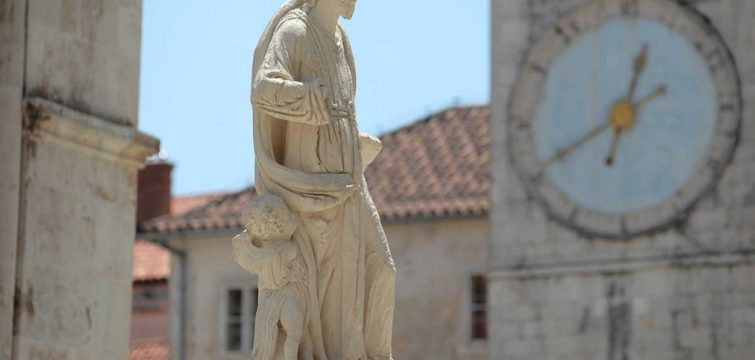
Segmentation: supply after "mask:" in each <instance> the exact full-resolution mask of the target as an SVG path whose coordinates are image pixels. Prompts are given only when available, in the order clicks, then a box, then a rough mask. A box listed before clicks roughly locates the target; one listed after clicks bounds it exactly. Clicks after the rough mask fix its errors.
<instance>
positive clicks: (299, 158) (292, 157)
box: [252, 2, 395, 360]
mask: <svg viewBox="0 0 755 360" xmlns="http://www.w3.org/2000/svg"><path fill="white" fill-rule="evenodd" d="M292 4H294V3H293V2H292V3H289V4H286V5H284V7H283V8H282V10H281V12H279V15H278V16H276V17H275V18H274V19H273V21H272V22H271V24H270V26H268V29H267V30H266V31H265V33H264V34H263V37H262V40H261V41H260V44H259V45H258V48H257V50H256V52H255V60H254V62H255V64H254V67H253V90H252V103H253V107H254V141H255V144H254V145H255V156H256V172H255V176H256V183H255V186H256V189H257V191H258V192H260V193H266V192H272V193H273V194H275V195H277V196H279V197H281V198H283V199H284V200H285V201H286V203H287V205H288V206H289V208H291V210H293V211H294V212H295V213H296V214H297V215H298V218H299V220H300V221H301V225H302V226H300V228H299V230H297V232H296V234H295V235H294V236H295V241H296V243H297V245H298V246H299V248H300V251H301V253H302V255H303V257H304V260H305V263H306V265H307V269H308V272H309V292H310V296H309V298H310V299H311V300H310V304H309V307H308V311H307V313H308V314H309V316H308V318H309V319H308V327H307V329H306V331H305V335H304V336H305V338H306V342H307V343H308V344H307V346H308V347H309V348H311V350H306V352H311V354H309V353H307V354H302V353H300V356H299V358H300V359H317V360H325V359H331V360H359V359H390V358H391V349H390V348H391V345H390V344H391V339H390V337H391V330H392V329H391V327H392V318H393V301H394V299H393V291H394V278H395V268H394V266H393V260H392V258H391V255H390V251H389V249H388V244H387V241H386V238H385V234H384V232H383V228H382V226H381V225H380V219H379V216H378V214H377V211H376V209H375V206H374V204H373V202H372V199H371V197H370V195H369V192H368V191H367V186H366V183H365V181H364V175H363V170H364V169H363V159H362V151H361V146H360V137H359V132H358V129H357V124H356V121H355V116H354V101H353V100H354V92H355V73H354V66H353V59H352V56H351V49H350V46H349V43H348V39H347V38H346V36H345V33H344V32H343V30H342V29H341V28H340V27H339V28H338V32H337V34H336V36H335V37H334V36H333V34H330V36H328V35H327V34H326V33H325V32H324V31H323V30H322V29H320V28H319V27H318V26H317V25H316V24H314V23H313V22H311V21H310V20H309V19H308V18H307V15H306V13H304V12H303V11H302V10H300V9H299V8H296V7H295V6H292ZM318 79H319V81H321V83H322V84H323V85H324V88H325V89H327V91H326V93H325V94H323V92H322V91H321V88H320V86H319V85H318V84H319V83H318V82H317V81H316V80H318ZM314 294H316V295H314ZM313 309H314V310H313ZM318 309H319V311H318ZM256 340H257V339H255V342H256ZM257 346H258V344H255V351H254V353H255V354H258V351H257ZM253 358H254V359H257V357H254V356H253Z"/></svg>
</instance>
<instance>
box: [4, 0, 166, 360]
mask: <svg viewBox="0 0 755 360" xmlns="http://www.w3.org/2000/svg"><path fill="white" fill-rule="evenodd" d="M141 10H142V9H141V1H139V0H128V1H125V0H120V1H114V0H44V1H42V0H27V1H24V0H5V1H0V115H1V116H2V119H1V120H2V121H0V154H2V157H0V215H2V216H0V360H6V359H13V360H21V359H82V360H95V359H126V358H127V357H128V343H129V314H130V306H131V262H132V246H133V241H134V234H135V225H136V221H135V216H136V209H135V206H136V182H137V171H138V169H139V168H140V167H141V166H142V164H143V163H144V159H145V157H146V156H147V155H149V154H152V153H155V152H156V151H157V149H158V145H159V144H158V141H157V140H156V139H154V138H152V137H150V136H147V135H145V134H142V133H140V132H139V131H138V130H137V114H138V99H139V96H138V95H139V50H140V41H141ZM14 304H15V306H14Z"/></svg>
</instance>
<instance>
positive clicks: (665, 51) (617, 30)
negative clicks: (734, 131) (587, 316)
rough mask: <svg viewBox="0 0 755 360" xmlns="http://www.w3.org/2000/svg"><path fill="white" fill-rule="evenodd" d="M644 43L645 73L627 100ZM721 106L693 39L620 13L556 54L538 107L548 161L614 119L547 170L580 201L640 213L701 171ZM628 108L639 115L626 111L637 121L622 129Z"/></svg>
mask: <svg viewBox="0 0 755 360" xmlns="http://www.w3.org/2000/svg"><path fill="white" fill-rule="evenodd" d="M643 47H645V52H646V55H645V66H644V71H641V72H637V73H638V76H637V77H636V87H635V89H634V97H633V99H627V96H628V93H629V92H630V91H631V90H632V89H631V85H632V83H633V81H632V78H633V75H634V74H635V72H634V71H633V69H634V66H633V65H634V64H633V63H634V61H635V60H637V59H640V58H639V57H638V54H640V55H639V56H641V54H642V52H643ZM664 90H665V91H664ZM627 100H629V101H627ZM622 102H623V103H625V104H626V106H625V107H627V109H622V104H621V103H622ZM632 106H633V107H634V109H629V107H632ZM717 106H718V101H717V98H716V88H715V85H714V83H713V80H712V78H711V76H710V74H709V72H708V66H707V64H706V62H705V61H704V60H703V58H702V56H701V55H700V54H699V53H698V52H697V50H696V49H695V48H694V46H693V45H692V44H691V43H690V42H689V41H688V40H687V39H686V38H684V37H682V36H681V35H680V34H678V33H676V32H674V31H673V30H671V29H669V28H668V27H667V26H665V25H663V24H660V23H658V22H655V21H649V20H642V19H639V20H636V19H621V18H620V19H615V20H612V21H609V22H608V23H606V24H605V25H603V26H601V27H600V28H598V29H595V30H594V31H590V32H587V33H584V35H583V36H581V37H580V38H579V39H577V40H576V41H575V42H574V43H573V44H572V45H571V46H570V47H569V48H568V49H566V50H565V51H564V52H562V53H561V54H560V55H559V56H558V57H557V58H556V59H555V61H554V62H553V64H552V65H551V67H550V68H549V70H548V78H547V81H546V86H545V94H544V97H543V99H542V101H541V102H540V104H539V106H538V109H537V114H536V120H535V130H534V133H535V141H536V144H537V149H538V152H539V154H540V156H541V157H542V158H543V159H548V158H549V157H552V156H554V155H555V154H557V153H558V152H559V150H562V149H569V146H570V145H571V144H573V143H575V142H579V140H580V139H581V138H583V137H584V136H586V134H591V131H592V130H593V129H596V128H600V127H601V126H603V125H606V124H607V125H609V126H607V127H606V128H605V131H602V132H601V133H600V134H598V135H596V136H595V137H593V138H591V139H589V140H588V141H586V142H584V143H583V144H581V146H579V147H576V148H573V151H572V152H571V153H569V154H566V155H564V156H563V157H562V158H560V159H558V160H556V161H552V162H551V163H549V164H548V167H547V170H546V171H547V173H548V176H549V177H550V178H551V179H552V181H553V182H554V183H555V185H556V186H557V187H558V188H559V189H560V190H561V191H563V192H564V193H565V194H566V195H567V196H568V198H569V199H570V200H572V201H574V202H575V203H577V204H579V205H580V206H582V207H585V208H588V209H592V210H595V211H600V212H605V213H615V214H621V213H627V212H635V211H640V210H645V209H648V208H651V207H653V206H654V205H657V204H659V203H660V202H662V201H663V200H665V199H667V198H668V197H670V196H672V195H673V194H674V193H675V192H677V191H678V190H679V189H681V187H682V186H683V185H684V183H685V182H686V180H687V179H688V178H689V177H690V176H691V175H692V174H693V173H694V172H695V171H696V170H697V169H698V167H699V166H700V164H701V163H702V162H703V161H704V158H705V153H706V151H707V148H708V145H709V144H710V140H711V138H712V135H713V132H714V129H715V122H716V114H717ZM622 110H624V111H625V112H632V111H633V112H634V114H624V115H625V116H633V118H632V119H628V121H627V122H630V123H629V124H627V125H626V127H625V128H624V129H622V130H621V132H620V133H619V134H616V132H617V126H620V124H619V123H616V121H619V122H620V121H621V119H617V117H621V114H616V112H621V111H622ZM612 120H613V122H612ZM611 153H614V155H613V156H612V158H611V159H609V156H610V155H611ZM611 160H612V161H611ZM607 162H609V163H608V164H607Z"/></svg>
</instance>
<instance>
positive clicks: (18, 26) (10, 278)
mask: <svg viewBox="0 0 755 360" xmlns="http://www.w3.org/2000/svg"><path fill="white" fill-rule="evenodd" d="M25 8H26V1H25V0H4V1H0V360H8V359H10V358H11V348H12V339H13V338H12V331H13V294H14V288H15V282H16V240H17V239H18V198H19V179H20V171H21V108H22V106H21V101H22V97H23V83H24V81H23V74H24V48H25V46H24V20H25V18H26V16H25V14H26V11H25Z"/></svg>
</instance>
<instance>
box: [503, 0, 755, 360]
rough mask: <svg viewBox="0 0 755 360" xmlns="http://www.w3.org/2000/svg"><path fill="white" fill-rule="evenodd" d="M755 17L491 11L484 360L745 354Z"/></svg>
mask: <svg viewBox="0 0 755 360" xmlns="http://www.w3.org/2000/svg"><path fill="white" fill-rule="evenodd" d="M753 19H755V3H753V2H752V1H748V0H721V1H670V0H632V1H613V0H597V1H593V0H568V1H563V0H558V1H555V0H554V1H547V0H543V1H527V0H511V1H509V0H506V1H493V2H492V54H493V69H492V70H493V80H492V97H491V99H492V100H491V102H492V116H491V128H492V137H493V140H492V144H493V147H492V154H493V155H492V161H491V166H492V167H491V171H492V177H493V185H492V187H491V203H492V205H491V216H490V219H491V225H492V229H491V234H492V242H491V272H490V274H489V281H490V284H489V291H490V293H489V302H490V303H489V308H490V314H491V319H490V339H489V345H490V358H491V359H533V360H534V359H537V360H542V359H561V360H564V359H575V360H576V359H579V360H585V359H609V360H616V359H624V360H627V359H703V358H705V359H749V358H751V357H752V354H754V353H755V317H753V314H755V282H753V280H752V274H753V272H755V257H754V256H755V252H753V250H755V225H754V224H755V222H754V221H753V220H755V182H753V180H752V179H753V178H755V102H754V100H753V99H755V21H753ZM633 79H634V80H633ZM685 81H692V82H690V83H687V82H685ZM627 89H629V90H628V95H626V97H624V96H625V95H624V94H627V93H626V92H625V91H627ZM653 89H655V90H653ZM635 90H636V91H635ZM635 93H636V94H637V95H636V97H633V96H632V95H634V94H635ZM643 96H647V97H645V98H642V99H641V100H635V99H638V98H639V97H643ZM622 109H624V110H628V112H623V110H622ZM553 114H556V115H557V116H556V115H553ZM580 114H584V115H585V116H584V117H582V116H580ZM590 116H596V117H598V118H599V119H597V120H594V119H591V118H590ZM604 118H605V120H603V119H604ZM594 121H597V122H594ZM600 121H606V123H605V125H600V124H601V123H600ZM553 124H555V125H553ZM590 124H592V125H596V124H598V126H600V127H597V128H595V129H596V130H595V133H594V134H593V133H592V131H588V129H589V128H587V127H584V126H585V125H590ZM695 124H703V125H701V126H700V127H697V125H695ZM552 126H555V127H552ZM695 129H698V130H699V129H707V130H704V131H703V130H700V132H696V131H698V130H695ZM602 130H606V131H605V132H604V133H601V131H602ZM580 134H586V135H582V136H583V137H580ZM612 134H613V138H614V139H615V140H612ZM570 144H571V145H570ZM680 149H681V151H680ZM596 154H597V155H596ZM606 154H608V155H606ZM614 154H615V157H614ZM643 154H645V155H643ZM604 156H605V157H604ZM601 179H608V180H606V181H605V182H604V183H599V182H598V181H599V180H601ZM609 180H610V181H609ZM644 182H649V183H651V185H652V186H650V187H647V188H642V186H640V185H642V184H643V183H644ZM606 189H616V191H615V192H613V193H605V191H606Z"/></svg>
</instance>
